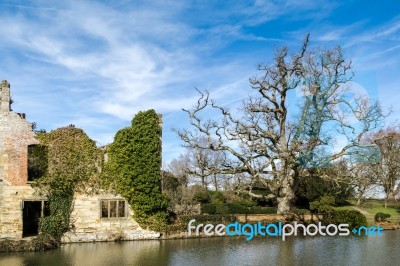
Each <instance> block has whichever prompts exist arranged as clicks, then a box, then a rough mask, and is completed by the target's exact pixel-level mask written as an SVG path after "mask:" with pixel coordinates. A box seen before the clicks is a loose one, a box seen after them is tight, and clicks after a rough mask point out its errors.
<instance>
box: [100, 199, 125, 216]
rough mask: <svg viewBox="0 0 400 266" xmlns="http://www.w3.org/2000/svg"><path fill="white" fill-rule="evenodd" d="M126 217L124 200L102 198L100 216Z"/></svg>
mask: <svg viewBox="0 0 400 266" xmlns="http://www.w3.org/2000/svg"><path fill="white" fill-rule="evenodd" d="M121 217H126V211H125V201H124V200H102V201H101V218H121Z"/></svg>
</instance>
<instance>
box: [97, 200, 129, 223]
mask: <svg viewBox="0 0 400 266" xmlns="http://www.w3.org/2000/svg"><path fill="white" fill-rule="evenodd" d="M105 201H107V202H108V217H103V202H105ZM112 201H116V207H115V208H116V210H118V209H119V202H120V201H123V202H124V216H118V211H117V212H116V216H115V217H110V211H111V210H110V209H111V208H110V204H111V202H112ZM99 216H100V219H102V220H116V219H126V218H128V202H127V201H126V200H125V199H123V198H101V199H99Z"/></svg>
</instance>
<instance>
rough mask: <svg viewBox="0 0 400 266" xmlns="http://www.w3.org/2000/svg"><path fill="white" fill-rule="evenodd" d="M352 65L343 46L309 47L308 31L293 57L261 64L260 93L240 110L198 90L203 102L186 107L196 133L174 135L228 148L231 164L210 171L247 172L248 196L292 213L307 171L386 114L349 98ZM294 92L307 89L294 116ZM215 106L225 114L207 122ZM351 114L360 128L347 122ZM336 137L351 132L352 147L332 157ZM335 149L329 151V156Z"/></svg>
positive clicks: (282, 53)
mask: <svg viewBox="0 0 400 266" xmlns="http://www.w3.org/2000/svg"><path fill="white" fill-rule="evenodd" d="M350 65H351V64H350V62H349V61H347V60H346V59H345V58H344V56H343V53H342V50H341V48H340V47H336V48H334V49H330V50H323V49H319V50H312V51H308V36H307V38H306V40H305V42H304V44H303V46H302V48H301V49H300V52H298V53H295V54H293V55H292V56H289V55H288V49H287V48H286V47H284V48H282V49H280V50H279V51H278V52H277V53H276V56H275V59H274V63H273V64H272V65H270V66H265V67H264V66H260V67H259V70H260V73H261V74H260V75H259V76H257V77H254V78H251V79H250V84H251V87H252V88H253V89H254V90H256V91H257V93H258V96H256V97H249V98H248V99H247V100H245V101H244V102H243V105H242V106H241V108H240V109H239V110H238V111H237V112H234V111H231V110H229V109H228V108H225V107H221V106H219V105H218V104H217V103H216V102H215V101H213V100H211V99H210V97H209V93H208V92H200V98H199V99H198V101H197V104H196V105H195V106H194V107H193V108H192V109H190V110H185V109H184V111H185V112H186V113H187V114H188V116H189V121H190V123H191V125H192V126H193V127H194V130H193V131H191V130H189V129H183V130H176V132H177V133H178V135H179V136H180V137H181V139H182V140H183V141H184V142H185V144H186V146H188V147H191V148H193V149H197V150H213V151H224V152H226V153H227V154H228V156H229V158H230V160H231V161H230V163H229V164H222V165H219V166H216V167H215V168H214V167H213V168H212V169H209V170H210V171H215V172H216V171H217V172H218V173H222V174H238V173H240V174H244V175H246V176H247V177H248V178H249V179H250V180H251V182H250V183H249V184H250V186H249V188H248V189H247V190H246V192H247V193H249V194H250V195H251V196H253V197H265V198H276V200H277V202H278V213H286V212H288V211H289V210H290V205H291V202H292V200H293V199H294V194H295V191H296V189H297V185H298V183H299V180H300V178H306V177H307V176H308V174H309V169H312V168H316V167H319V166H321V165H329V162H331V161H333V160H335V159H337V158H339V157H341V156H343V155H345V154H346V153H347V152H348V151H349V150H350V148H351V147H353V146H355V145H360V139H361V138H362V136H363V134H365V133H366V132H368V131H370V130H372V129H373V128H374V127H375V126H376V125H377V122H378V120H379V119H380V118H381V116H382V114H381V109H380V107H379V105H378V104H377V103H375V104H371V103H370V102H369V100H368V99H367V98H366V97H361V96H360V97H353V98H352V99H350V98H349V95H348V93H346V92H348V88H346V86H345V85H346V84H347V82H348V81H350V80H351V78H352V76H353V74H352V72H351V67H350ZM295 90H298V91H301V92H302V93H303V97H302V98H301V99H302V103H300V104H301V105H300V108H299V109H297V110H290V113H289V110H288V108H289V105H288V98H289V96H290V93H292V94H294V92H295ZM209 108H211V110H214V111H216V112H219V114H220V115H221V116H222V119H221V120H212V119H210V120H203V119H202V111H205V110H206V109H209ZM290 108H292V106H290ZM291 114H292V115H291ZM293 114H294V115H293ZM296 115H297V116H296ZM350 116H351V117H353V118H355V119H356V120H357V122H358V125H357V126H355V125H352V124H350V123H349V121H348V120H347V118H348V117H350ZM338 134H341V135H343V136H346V137H347V139H348V144H346V145H345V146H344V147H342V148H341V149H340V151H337V152H336V153H333V154H332V149H331V148H332V147H331V145H333V140H334V139H335V137H336V136H337V135H338ZM200 139H206V140H207V142H206V143H204V142H199V140H200ZM329 149H331V151H330V152H331V154H330V156H326V155H324V154H326V153H327V152H325V153H324V152H323V151H324V150H325V151H326V150H329ZM255 182H257V183H261V184H263V185H264V186H265V187H266V188H268V190H269V191H271V193H270V194H269V195H267V196H265V195H258V194H256V193H253V192H252V190H251V183H255Z"/></svg>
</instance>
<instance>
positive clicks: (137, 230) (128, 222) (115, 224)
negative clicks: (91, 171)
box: [62, 193, 160, 243]
mask: <svg viewBox="0 0 400 266" xmlns="http://www.w3.org/2000/svg"><path fill="white" fill-rule="evenodd" d="M114 199H120V200H123V198H122V197H116V196H115V195H113V194H106V193H100V194H96V195H77V196H76V197H75V198H74V203H73V206H74V209H73V211H72V214H71V221H72V225H73V228H72V230H71V231H70V232H68V233H66V234H64V236H63V238H62V242H64V243H68V242H90V241H115V240H136V239H156V238H159V237H160V233H158V232H153V231H148V230H144V229H142V228H141V227H140V226H139V224H138V223H137V222H136V221H135V220H134V219H133V218H132V215H133V212H132V209H131V208H130V207H129V205H128V204H126V208H125V210H126V217H125V218H101V205H100V204H101V200H114Z"/></svg>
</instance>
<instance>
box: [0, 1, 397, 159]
mask: <svg viewBox="0 0 400 266" xmlns="http://www.w3.org/2000/svg"><path fill="white" fill-rule="evenodd" d="M307 33H310V34H311V45H312V46H314V47H318V46H322V47H333V46H336V45H342V46H343V48H344V51H345V54H346V56H347V57H348V58H351V59H352V61H353V69H354V71H355V72H356V76H355V79H354V81H355V83H354V84H355V86H356V87H357V88H359V89H360V90H363V91H365V92H367V93H368V94H370V95H371V96H372V97H374V98H378V99H379V100H380V101H381V102H382V104H383V106H384V107H386V108H389V107H392V108H393V113H392V116H391V118H390V121H391V122H393V121H397V120H398V119H399V118H400V107H399V104H398V103H399V102H400V85H399V84H400V75H399V73H400V4H399V3H398V2H397V1H394V0H393V1H358V0H357V1H318V0H317V1H311V0H288V1H279V0H274V1H200V0H198V1H189V0H188V1H161V0H160V1H159V0H153V1H128V0H126V1H7V0H1V1H0V36H1V37H0V38H1V40H0V63H1V66H0V79H2V80H3V79H6V80H8V81H9V82H10V83H11V86H12V87H11V89H12V97H13V99H14V102H15V103H14V104H13V109H14V110H15V111H17V112H24V113H26V114H27V119H28V120H29V121H31V122H36V123H37V125H38V128H44V129H46V130H51V129H55V128H57V127H60V126H65V125H69V124H75V125H76V126H78V127H81V128H83V129H84V130H85V131H86V132H87V133H88V135H89V136H90V137H91V138H92V139H94V140H96V141H98V142H99V145H104V144H107V143H110V142H112V139H113V136H114V134H115V133H116V131H117V130H118V129H120V128H122V127H125V126H127V125H129V123H130V120H131V119H132V117H133V116H134V114H135V113H137V112H138V111H140V110H147V109H155V110H156V111H157V112H160V113H162V114H163V117H164V132H163V149H164V151H163V156H164V162H165V163H168V161H170V160H171V159H173V158H174V157H177V156H178V155H179V154H180V153H181V152H182V148H180V145H181V142H180V140H179V139H178V138H177V136H176V135H175V133H173V132H172V131H171V128H172V127H177V128H183V127H186V126H187V118H186V116H185V114H184V113H183V112H182V111H181V108H183V107H184V108H188V107H190V106H192V105H193V104H194V103H195V100H196V99H197V93H196V91H195V89H194V88H195V87H196V88H199V89H207V90H209V91H210V92H211V95H212V97H213V98H215V99H216V100H217V101H218V102H219V103H222V104H225V105H227V106H230V105H237V104H238V103H240V102H241V100H243V98H244V97H246V96H247V95H248V94H249V93H251V90H250V88H249V84H248V78H249V77H251V76H252V75H255V74H256V66H257V64H259V63H269V62H271V58H272V56H273V53H274V51H275V50H276V48H278V47H280V46H282V45H287V46H289V48H290V49H294V50H293V51H295V50H296V49H298V48H299V46H300V44H301V42H302V40H303V39H304V37H305V35H306V34H307Z"/></svg>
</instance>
